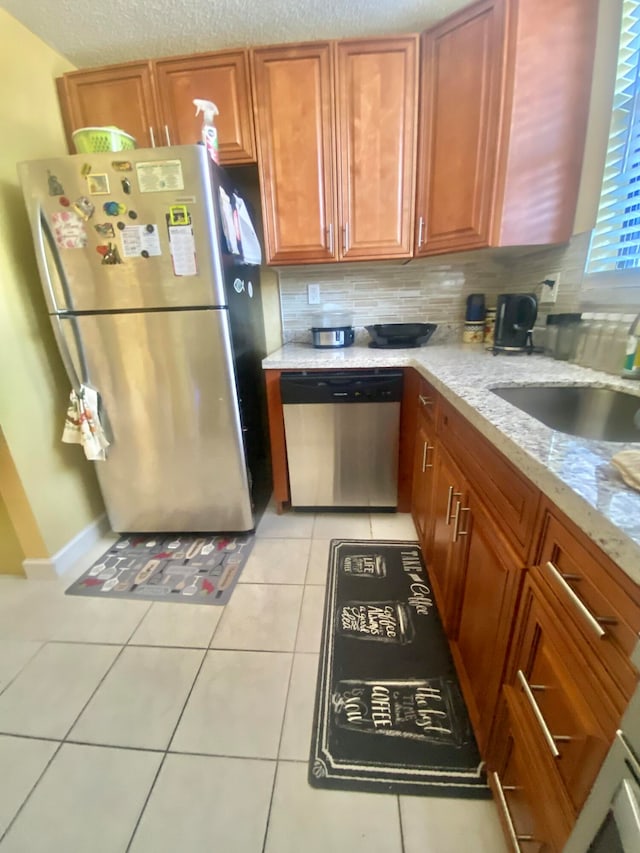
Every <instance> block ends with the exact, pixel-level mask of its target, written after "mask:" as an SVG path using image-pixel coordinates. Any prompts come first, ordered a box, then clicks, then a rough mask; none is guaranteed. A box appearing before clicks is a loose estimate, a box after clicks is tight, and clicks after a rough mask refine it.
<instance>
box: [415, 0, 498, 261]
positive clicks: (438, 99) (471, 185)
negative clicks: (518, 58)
mask: <svg viewBox="0 0 640 853" xmlns="http://www.w3.org/2000/svg"><path fill="white" fill-rule="evenodd" d="M501 6H502V4H501V2H495V0H483V2H481V3H476V4H475V5H474V6H471V7H469V8H468V9H464V10H463V11H462V12H460V13H459V14H457V15H454V16H453V17H451V18H448V19H447V20H446V21H445V22H444V23H442V24H441V25H439V26H437V27H435V28H434V29H432V30H429V31H428V32H426V33H425V34H424V35H423V42H422V48H423V60H422V61H423V65H422V115H421V119H422V124H421V129H420V155H419V164H420V165H419V172H418V183H417V210H416V219H417V223H416V247H415V254H416V255H428V254H433V253H435V252H438V251H441V252H443V251H447V252H448V251H455V250H456V249H471V248H475V247H478V246H486V245H487V244H488V243H489V237H490V235H489V227H490V221H491V212H492V204H493V181H494V175H495V149H496V142H497V138H498V120H499V107H500V102H499V84H500V65H501V48H502V23H503V21H502V14H501Z"/></svg>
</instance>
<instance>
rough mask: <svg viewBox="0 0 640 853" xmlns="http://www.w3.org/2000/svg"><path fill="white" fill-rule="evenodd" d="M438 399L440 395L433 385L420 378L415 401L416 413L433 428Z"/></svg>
mask: <svg viewBox="0 0 640 853" xmlns="http://www.w3.org/2000/svg"><path fill="white" fill-rule="evenodd" d="M439 399H440V395H439V394H438V392H437V391H436V389H435V388H434V387H433V385H431V383H430V382H427V380H426V379H423V378H422V377H420V382H419V385H418V399H417V404H418V412H419V414H420V415H421V416H422V417H423V418H424V419H425V421H427V423H429V424H431V425H432V426H433V427H434V428H435V425H436V419H437V412H438V402H439Z"/></svg>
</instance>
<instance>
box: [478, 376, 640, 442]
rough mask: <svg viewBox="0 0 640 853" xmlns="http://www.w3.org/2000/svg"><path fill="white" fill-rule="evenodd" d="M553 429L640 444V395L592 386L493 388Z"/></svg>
mask: <svg viewBox="0 0 640 853" xmlns="http://www.w3.org/2000/svg"><path fill="white" fill-rule="evenodd" d="M491 390H492V391H493V393H494V394H497V395H498V397H501V398H502V399H503V400H506V402H507V403H510V404H511V405H512V406H516V407H517V408H518V409H521V410H522V411H523V412H526V413H527V414H528V415H531V417H533V418H535V419H536V420H538V421H541V422H542V423H543V424H546V425H547V426H548V427H551V429H556V430H558V431H559V432H565V433H568V434H569V435H577V436H580V437H581V438H594V439H597V440H599V441H620V442H629V441H638V442H640V396H635V395H634V394H628V393H627V392H625V391H618V390H615V389H612V388H595V387H592V386H589V385H586V386H585V385H582V386H579V385H527V386H524V387H519V388H514V387H511V388H492V389H491Z"/></svg>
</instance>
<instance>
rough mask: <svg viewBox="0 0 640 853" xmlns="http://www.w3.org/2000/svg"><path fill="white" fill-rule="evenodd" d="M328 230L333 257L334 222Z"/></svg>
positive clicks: (330, 251) (330, 250) (330, 252)
mask: <svg viewBox="0 0 640 853" xmlns="http://www.w3.org/2000/svg"><path fill="white" fill-rule="evenodd" d="M327 230H328V232H329V254H330V255H333V222H330V223H329V227H328V229H327Z"/></svg>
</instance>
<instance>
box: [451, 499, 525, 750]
mask: <svg viewBox="0 0 640 853" xmlns="http://www.w3.org/2000/svg"><path fill="white" fill-rule="evenodd" d="M469 507H470V513H469V516H468V518H467V519H466V520H465V530H464V531H463V533H464V534H466V535H467V537H468V550H467V557H466V561H465V566H464V571H463V572H462V574H463V579H462V582H463V592H462V605H461V609H460V617H459V623H458V625H457V636H456V639H455V641H454V644H453V653H454V657H455V659H456V663H457V665H458V672H459V675H460V679H461V682H462V686H463V689H464V692H465V698H466V699H467V705H468V706H469V712H470V714H471V717H472V720H473V722H474V727H475V730H476V737H477V739H478V745H479V746H480V750H481V751H482V752H484V751H485V749H486V746H487V743H488V740H489V735H490V733H491V726H492V723H493V719H494V714H495V709H496V704H497V701H498V695H499V691H500V685H501V684H502V679H503V673H504V668H505V663H506V657H507V648H508V642H509V637H510V635H511V627H512V622H513V615H514V613H515V607H516V597H517V593H518V587H519V585H520V578H521V573H522V569H523V566H522V564H521V563H519V561H518V559H517V557H516V556H515V555H514V554H512V553H511V550H510V549H509V547H508V546H507V545H506V543H505V542H504V540H503V537H502V536H501V534H500V532H499V531H498V530H497V529H496V527H495V525H494V523H493V522H492V521H491V520H490V519H489V517H488V516H487V515H486V514H485V513H484V511H483V509H482V506H481V503H480V501H479V500H478V499H477V498H476V497H475V495H474V494H473V493H472V494H471V495H470V496H469Z"/></svg>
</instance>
